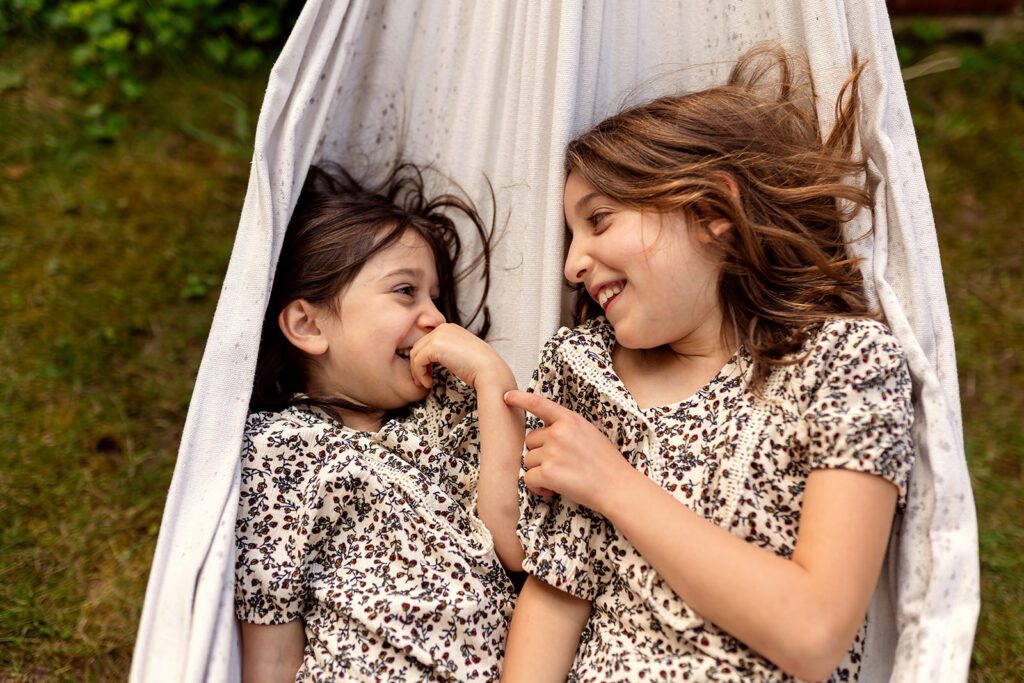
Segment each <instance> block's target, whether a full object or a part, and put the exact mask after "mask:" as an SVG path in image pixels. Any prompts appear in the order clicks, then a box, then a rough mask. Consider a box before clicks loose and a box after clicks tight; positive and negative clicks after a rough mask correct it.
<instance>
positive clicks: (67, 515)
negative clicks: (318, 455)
mask: <svg viewBox="0 0 1024 683" xmlns="http://www.w3.org/2000/svg"><path fill="white" fill-rule="evenodd" d="M918 38H919V37H918ZM918 38H913V37H911V38H909V39H908V42H907V44H906V45H905V46H904V55H905V57H906V59H907V60H908V62H916V61H919V60H920V59H921V58H922V57H924V56H926V55H927V54H928V53H930V52H934V51H935V50H938V49H946V50H950V51H951V54H952V55H953V56H955V57H956V58H957V60H958V62H957V63H958V64H959V66H958V68H955V69H952V70H948V71H944V72H941V73H933V74H930V75H924V76H920V77H918V78H915V79H914V80H911V81H910V82H908V84H907V87H908V91H909V94H910V97H911V102H912V108H913V110H914V118H915V123H916V125H917V127H918V135H919V138H920V143H921V149H922V155H923V157H924V161H925V166H926V172H927V174H928V182H929V187H930V190H931V194H932V200H933V205H934V208H935V216H936V224H937V227H938V230H939V239H940V243H941V247H942V257H943V267H944V269H945V277H946V283H947V289H948V292H949V298H950V305H951V308H952V313H953V321H954V327H955V332H956V338H957V344H958V347H957V354H958V361H959V368H960V381H961V390H962V399H963V410H964V423H965V429H966V434H967V452H968V458H969V461H970V467H971V472H972V476H973V478H974V484H975V495H976V497H977V504H978V516H979V522H980V526H981V551H982V571H983V607H982V618H981V623H980V626H979V631H978V638H977V641H976V647H975V655H974V670H973V674H972V679H974V680H978V681H983V680H984V681H1001V680H1013V679H1014V678H1015V677H1016V676H1019V672H1020V671H1021V670H1022V669H1024V617H1022V616H1021V610H1020V605H1021V604H1024V526H1022V523H1021V520H1022V519H1024V476H1022V462H1024V430H1022V429H1021V427H1020V425H1019V420H1020V416H1021V415H1024V376H1022V375H1024V370H1022V357H1021V354H1022V353H1024V343H1022V341H1024V297H1022V294H1021V287H1020V285H1019V281H1020V279H1021V265H1022V259H1024V231H1022V228H1024V225H1022V220H1021V217H1022V216H1024V191H1022V188H1024V48H1022V46H1021V44H1020V43H1017V44H1014V45H1008V44H1002V45H996V46H992V47H990V48H982V47H977V46H972V45H969V44H954V45H941V44H934V41H931V42H929V43H928V44H925V42H927V41H921V40H918ZM915 40H917V42H916V43H915V42H914V41H915ZM265 80H266V77H265V74H261V75H256V76H252V77H244V78H243V77H228V76H224V75H219V74H216V73H212V72H208V71H206V70H203V69H202V68H201V67H195V66H193V67H185V66H181V65H179V66H174V65H171V66H168V67H167V68H165V69H163V71H162V73H161V75H160V76H159V77H158V78H157V79H156V80H154V81H152V82H151V83H150V84H149V86H148V90H147V92H146V94H145V95H144V96H143V99H142V100H141V102H140V103H139V104H138V105H136V107H135V108H134V109H132V110H131V112H130V118H129V122H128V125H127V127H126V129H125V131H124V132H123V133H122V135H121V136H120V137H119V138H118V139H117V140H116V141H115V142H114V143H109V144H108V143H100V142H95V141H91V140H89V139H88V138H87V136H86V135H85V134H84V132H83V127H82V126H81V122H80V121H81V119H80V117H81V115H82V112H83V111H84V110H85V108H86V106H87V104H86V103H83V102H81V101H80V100H77V99H75V98H74V97H73V96H72V95H71V94H70V93H71V90H72V85H73V83H72V80H71V78H70V76H69V75H68V69H67V68H66V62H65V58H64V56H63V53H61V52H60V51H59V50H58V49H57V48H56V46H53V45H49V44H46V43H42V44H29V43H25V42H23V43H14V44H7V45H5V46H3V47H0V282H2V283H3V286H2V287H0V443H4V444H5V448H4V449H2V451H0V517H2V518H3V519H4V520H5V524H3V525H2V526H0V680H44V679H45V680H100V681H106V680H118V679H123V678H124V677H125V676H126V672H127V668H128V665H129V661H130V657H131V650H132V644H133V641H134V636H135V629H136V624H137V620H138V616H139V611H140V609H141V604H142V596H143V593H144V590H145V582H146V578H147V574H148V569H149V563H150V560H151V557H152V553H153V548H154V545H155V542H156V532H157V528H158V525H159V521H160V515H161V512H162V508H163V501H164V496H165V492H166V489H167V485H168V483H169V481H170V475H171V471H172V469H173V464H174V458H175V455H176V450H177V440H178V437H179V434H180V431H181V427H182V424H183V423H184V418H185V411H186V408H187V405H188V400H189V396H190V392H191V386H192V382H193V380H194V377H195V373H196V370H197V368H198V363H199V359H200V356H201V354H202V349H203V344H204V342H205V337H206V332H207V328H208V325H209V322H210V319H211V316H212V313H213V307H214V305H215V304H216V297H217V292H218V290H219V286H220V280H221V277H222V274H223V271H224V268H225V266H226V264H227V259H228V255H229V251H230V247H231V242H232V239H233V237H234V232H235V226H236V223H237V220H238V214H239V211H240V208H241V204H242V199H243V196H244V191H245V186H246V181H247V177H248V171H249V158H250V155H251V151H252V137H251V136H252V131H253V129H254V127H255V116H256V112H257V110H258V108H259V104H260V99H261V96H262V92H263V88H264V86H265Z"/></svg>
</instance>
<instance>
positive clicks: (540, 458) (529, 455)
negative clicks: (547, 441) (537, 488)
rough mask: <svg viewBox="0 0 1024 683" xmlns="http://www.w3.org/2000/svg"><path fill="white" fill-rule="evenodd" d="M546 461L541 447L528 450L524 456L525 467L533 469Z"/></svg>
mask: <svg viewBox="0 0 1024 683" xmlns="http://www.w3.org/2000/svg"><path fill="white" fill-rule="evenodd" d="M542 462H544V454H543V453H542V452H541V449H539V448H538V449H537V450H529V451H526V455H524V456H523V469H526V470H531V469H533V468H534V467H537V466H538V465H540V464H541V463H542Z"/></svg>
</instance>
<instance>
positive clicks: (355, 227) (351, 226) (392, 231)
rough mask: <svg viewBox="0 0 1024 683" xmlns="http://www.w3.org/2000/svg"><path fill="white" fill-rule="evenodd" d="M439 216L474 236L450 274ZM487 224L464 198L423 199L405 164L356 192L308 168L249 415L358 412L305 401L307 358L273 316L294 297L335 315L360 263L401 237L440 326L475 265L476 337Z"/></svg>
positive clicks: (484, 317) (444, 224) (353, 183)
mask: <svg viewBox="0 0 1024 683" xmlns="http://www.w3.org/2000/svg"><path fill="white" fill-rule="evenodd" d="M491 199H492V201H493V199H494V197H493V192H492V196H491ZM446 212H449V213H450V212H456V213H459V214H462V215H463V216H465V217H466V218H468V219H469V221H470V223H471V224H472V225H473V227H474V229H475V231H476V234H477V236H478V237H479V238H480V243H481V252H480V254H479V256H477V257H476V258H474V259H472V260H471V262H470V263H469V264H467V265H466V266H465V267H464V268H463V269H461V270H458V271H457V270H456V268H457V264H458V262H459V260H460V257H461V255H462V242H461V240H460V238H459V233H458V231H457V229H456V226H455V223H454V222H453V221H452V219H451V217H450V216H449V215H447V213H446ZM493 227H494V222H493V220H492V222H491V225H490V226H488V225H486V224H484V222H483V220H482V219H481V218H480V215H479V213H478V212H477V210H476V207H475V206H474V205H473V203H472V202H471V201H470V200H469V199H468V198H465V197H459V196H456V195H453V194H440V195H437V196H435V197H428V195H427V192H426V190H425V188H424V178H423V171H422V170H421V169H420V168H418V167H417V166H415V165H413V164H410V163H405V164H401V165H399V166H397V167H396V168H395V170H393V171H392V172H391V173H390V174H388V176H387V178H386V179H385V180H384V182H383V183H381V184H380V185H379V186H378V187H373V188H367V187H364V186H363V185H362V184H361V183H360V182H359V181H357V180H356V179H355V178H353V177H352V176H351V175H350V174H349V173H348V172H347V171H346V170H345V169H343V168H341V167H340V166H337V165H327V166H325V167H323V168H320V167H317V166H312V167H310V169H309V173H308V175H307V176H306V182H305V184H304V185H303V188H302V192H301V193H300V195H299V199H298V202H297V204H296V206H295V211H294V213H293V214H292V218H291V221H290V222H289V223H288V229H287V231H286V232H285V236H284V243H283V244H282V246H281V255H280V257H279V258H278V262H277V271H276V272H275V274H274V285H273V289H272V290H271V294H270V301H269V303H268V305H267V310H266V315H265V317H264V320H263V336H262V338H261V340H260V350H259V357H258V358H257V361H256V378H255V382H254V385H253V393H252V399H251V401H250V406H249V407H250V410H253V411H258V410H281V409H283V408H285V407H287V406H289V405H294V404H308V405H316V406H319V407H321V408H324V409H325V410H328V411H329V412H331V413H332V414H335V415H337V411H335V410H332V408H346V409H349V410H365V408H364V407H362V406H358V405H355V404H352V403H351V402H348V401H345V400H343V399H340V398H338V397H332V396H311V395H306V394H307V388H308V367H309V363H308V358H307V357H306V355H305V354H304V353H303V352H302V351H300V350H299V349H297V348H295V347H294V346H293V345H292V344H291V343H290V342H289V341H288V340H287V339H286V338H285V336H284V334H283V333H282V332H281V329H280V327H279V326H278V321H277V319H278V316H279V314H280V313H281V310H282V309H284V307H285V306H287V305H288V304H289V303H291V302H293V301H297V300H299V299H305V300H306V301H308V302H310V303H311V304H316V305H322V306H327V307H329V309H330V310H332V311H334V312H335V313H337V308H336V306H337V303H338V296H339V295H340V294H341V293H342V292H343V291H344V290H345V288H346V287H347V286H348V284H349V283H351V282H352V280H353V279H354V278H355V277H356V275H358V274H359V271H360V270H362V268H363V266H364V265H365V264H366V262H367V261H369V260H370V259H371V258H372V257H373V256H374V255H375V254H378V253H380V252H381V251H383V250H385V249H387V248H388V247H389V246H391V245H392V244H394V243H395V242H397V241H398V240H399V239H400V238H401V237H402V235H404V234H405V233H406V232H407V231H412V232H414V233H416V234H417V235H419V236H420V237H422V238H423V239H424V240H425V241H426V243H427V244H428V245H429V246H430V249H431V251H432V253H433V255H434V262H435V264H436V267H437V277H438V285H439V287H438V288H439V292H440V293H439V296H438V299H437V302H436V303H437V307H438V309H439V310H440V311H441V313H442V314H443V315H444V317H445V320H447V321H448V322H454V323H456V324H459V325H461V324H462V317H461V315H460V314H459V309H458V306H457V304H456V285H457V284H458V282H459V281H460V280H461V279H462V278H463V277H464V276H465V275H466V274H467V273H468V272H470V271H472V270H474V269H475V268H477V267H478V266H480V265H481V264H482V266H483V268H482V270H483V274H482V280H483V291H482V293H481V298H480V302H479V303H478V304H477V306H476V308H475V310H474V311H473V314H472V315H471V316H470V318H469V320H470V322H472V321H473V320H476V319H480V326H479V329H477V330H476V333H477V334H478V335H480V336H483V335H486V334H487V330H488V329H489V327H490V315H489V312H488V309H487V306H486V305H485V304H484V302H485V301H486V298H487V293H488V290H489V288H490V248H491V243H490V240H491V236H492V234H493ZM296 395H303V396H302V397H300V398H299V397H297V396H296Z"/></svg>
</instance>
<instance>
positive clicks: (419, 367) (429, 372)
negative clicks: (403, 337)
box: [409, 337, 434, 389]
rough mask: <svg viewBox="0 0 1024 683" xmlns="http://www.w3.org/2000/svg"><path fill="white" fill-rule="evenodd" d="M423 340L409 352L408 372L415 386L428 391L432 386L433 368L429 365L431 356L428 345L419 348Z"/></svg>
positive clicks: (431, 364)
mask: <svg viewBox="0 0 1024 683" xmlns="http://www.w3.org/2000/svg"><path fill="white" fill-rule="evenodd" d="M423 339H426V337H424V338H423ZM423 339H420V340H419V341H418V342H416V344H415V345H414V346H413V347H412V350H411V351H410V352H409V371H410V372H411V373H412V380H413V381H414V382H416V384H418V385H420V386H421V387H423V388H424V389H429V388H431V387H432V386H434V366H433V363H431V360H432V354H431V350H430V346H429V344H424V345H422V346H421V342H422V341H423Z"/></svg>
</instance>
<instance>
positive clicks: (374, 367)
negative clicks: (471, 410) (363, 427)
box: [310, 231, 445, 411]
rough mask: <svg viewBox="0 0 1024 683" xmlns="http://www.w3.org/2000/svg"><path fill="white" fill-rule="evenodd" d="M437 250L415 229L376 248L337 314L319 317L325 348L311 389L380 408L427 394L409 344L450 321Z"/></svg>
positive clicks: (338, 307)
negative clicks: (442, 306) (440, 301)
mask: <svg viewBox="0 0 1024 683" xmlns="http://www.w3.org/2000/svg"><path fill="white" fill-rule="evenodd" d="M438 295H439V293H438V279H437V268H436V266H435V264H434V254H433V252H432V251H431V249H430V246H429V245H428V244H427V243H426V241H425V240H424V239H423V238H422V237H420V236H419V235H417V234H416V233H415V232H412V231H409V232H406V233H405V234H404V235H403V236H402V237H401V238H400V239H399V240H398V241H397V242H395V243H394V244H392V245H391V246H389V247H387V248H386V249H384V250H383V251H381V252H379V253H377V254H375V255H374V256H372V257H371V258H370V260H368V261H367V262H366V265H364V266H363V268H362V270H360V271H359V274H358V275H356V277H355V278H354V279H353V280H352V282H351V283H349V285H348V287H347V288H346V289H345V290H344V291H343V292H342V293H341V295H340V297H341V298H340V301H339V302H338V306H337V310H338V314H337V315H326V316H323V317H322V318H321V320H322V323H321V330H322V331H323V333H324V334H325V336H326V338H327V342H328V349H327V352H326V353H325V354H324V355H322V356H319V357H318V358H317V361H318V362H317V366H316V368H315V369H314V371H313V372H312V374H313V376H312V377H311V378H310V379H311V384H313V387H311V388H312V389H314V390H315V391H317V392H322V393H325V394H330V395H335V396H338V395H340V396H343V397H344V398H347V399H348V400H350V401H353V402H355V403H358V404H361V405H365V406H367V407H369V408H372V409H375V410H381V411H384V410H394V409H396V408H401V407H402V406H405V405H408V404H410V403H414V402H416V401H419V400H421V399H423V398H424V397H425V396H426V395H427V391H428V390H427V389H424V388H423V387H421V386H419V385H418V384H416V382H414V381H413V378H412V373H411V371H410V367H409V350H410V349H411V348H412V346H413V344H415V343H416V342H417V341H418V340H419V339H420V337H423V336H424V335H426V334H427V333H428V332H430V331H431V330H433V329H434V328H435V327H437V326H438V325H440V324H442V323H443V322H445V320H444V316H443V315H442V314H441V312H440V311H439V310H438V309H437V306H435V305H434V299H436V298H437V297H438Z"/></svg>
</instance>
